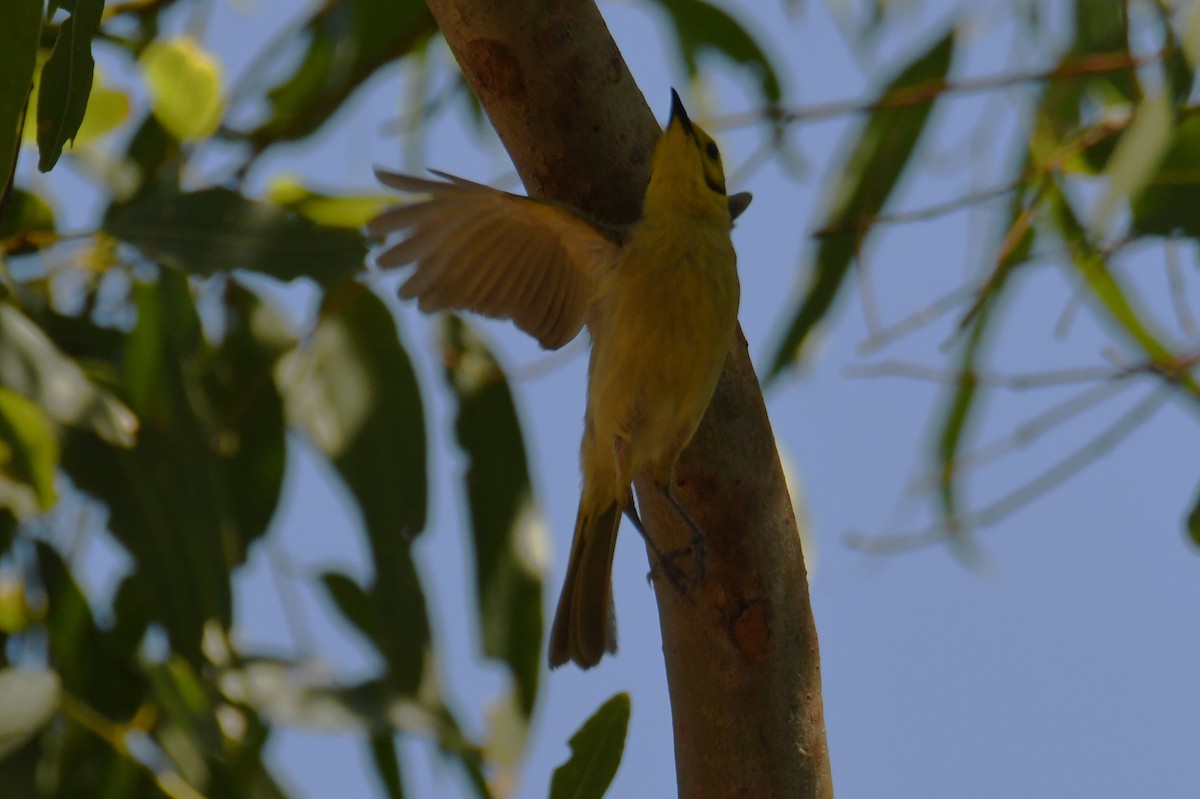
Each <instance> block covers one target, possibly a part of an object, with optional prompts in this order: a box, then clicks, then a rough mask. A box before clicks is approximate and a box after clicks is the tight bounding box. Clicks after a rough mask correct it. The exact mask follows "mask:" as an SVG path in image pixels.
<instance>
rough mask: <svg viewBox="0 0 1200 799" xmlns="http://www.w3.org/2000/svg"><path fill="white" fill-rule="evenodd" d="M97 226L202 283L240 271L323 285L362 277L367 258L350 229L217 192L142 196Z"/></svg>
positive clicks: (359, 238) (115, 208) (360, 241)
mask: <svg viewBox="0 0 1200 799" xmlns="http://www.w3.org/2000/svg"><path fill="white" fill-rule="evenodd" d="M104 228H105V230H107V231H108V232H109V233H111V234H112V235H114V236H116V237H117V238H118V239H121V240H122V241H125V242H128V243H129V244H132V245H134V246H135V247H137V248H139V249H140V250H142V251H143V252H145V253H146V254H147V255H149V256H150V257H152V258H155V259H159V260H161V261H163V262H164V263H167V264H168V265H170V266H173V267H175V268H177V269H182V270H183V271H185V272H187V273H189V274H193V275H198V276H201V277H207V276H210V275H214V274H217V273H219V272H226V271H231V270H234V269H246V270H248V271H251V272H260V273H262V274H265V275H270V276H271V277H274V278H278V279H280V280H294V279H296V278H299V277H307V278H310V279H312V280H314V281H316V282H317V283H319V284H321V285H323V286H329V285H333V284H336V283H340V282H341V281H343V280H345V279H346V278H347V277H349V276H351V275H354V274H356V273H357V272H359V271H361V270H362V269H363V266H364V263H365V261H366V253H367V251H366V244H365V243H364V241H363V238H362V236H361V235H359V233H358V232H356V231H352V230H346V229H344V228H333V227H324V226H321V225H318V224H316V223H314V222H311V221H309V220H308V219H305V218H304V217H302V216H298V215H296V214H293V213H291V212H290V211H286V210H284V209H282V208H279V207H278V206H274V205H270V204H268V203H263V202H256V201H254V200H248V199H246V198H245V197H242V196H241V195H240V194H238V193H237V192H234V191H230V190H229V189H219V188H214V189H205V190H203V191H198V192H190V193H178V194H175V193H172V194H166V195H160V194H157V193H153V192H151V193H147V194H144V195H143V196H141V197H139V198H138V199H137V200H135V201H134V202H132V203H129V204H127V205H119V206H113V208H111V209H110V211H109V213H108V215H107V217H106V218H105V220H104Z"/></svg>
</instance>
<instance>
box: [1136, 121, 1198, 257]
mask: <svg viewBox="0 0 1200 799" xmlns="http://www.w3.org/2000/svg"><path fill="white" fill-rule="evenodd" d="M1197 208H1200V114H1190V115H1188V116H1187V117H1184V118H1183V119H1182V120H1181V121H1180V122H1178V123H1177V124H1176V125H1175V128H1174V130H1173V131H1172V132H1171V143H1170V145H1169V146H1168V148H1167V153H1166V155H1165V156H1163V158H1162V160H1161V161H1160V162H1159V165H1158V170H1157V172H1155V174H1154V175H1153V176H1152V177H1151V178H1150V180H1149V181H1148V182H1147V183H1146V185H1145V188H1143V189H1142V191H1141V193H1140V194H1138V195H1137V196H1136V197H1134V199H1133V231H1134V233H1135V234H1136V235H1139V236H1173V235H1175V234H1177V233H1181V234H1183V235H1185V236H1190V237H1192V238H1194V239H1200V214H1198V213H1197V212H1196V209H1197Z"/></svg>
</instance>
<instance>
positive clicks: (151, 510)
mask: <svg viewBox="0 0 1200 799" xmlns="http://www.w3.org/2000/svg"><path fill="white" fill-rule="evenodd" d="M133 298H134V303H135V307H136V310H137V325H136V326H135V327H134V329H133V330H132V331H131V332H130V334H129V335H128V337H127V340H126V342H125V346H124V352H123V353H122V356H121V357H122V360H123V364H122V366H123V373H122V384H123V389H124V392H125V395H126V397H127V399H128V401H129V403H130V405H131V406H132V407H133V408H134V410H135V412H136V413H137V414H138V416H139V418H140V419H141V422H142V428H141V431H140V432H139V434H138V440H137V444H136V446H135V447H134V448H133V449H128V450H127V449H119V448H114V447H111V446H109V445H107V444H105V443H104V442H103V441H101V440H99V439H98V438H95V437H93V436H89V435H86V434H74V435H71V436H69V437H68V439H67V446H66V448H65V450H64V455H63V465H64V467H65V468H66V469H67V471H68V472H69V473H70V475H71V478H72V479H73V480H74V481H75V484H76V485H77V486H79V488H81V489H82V490H84V491H86V492H88V493H89V494H91V495H93V496H95V497H97V498H99V499H101V500H102V501H104V502H105V503H106V504H107V505H108V509H109V518H108V525H109V529H110V530H111V531H112V533H113V534H114V535H115V536H116V538H117V539H118V540H119V541H120V542H121V544H122V545H123V546H124V547H125V548H126V549H127V550H128V551H129V553H130V554H131V555H132V556H133V559H134V561H135V563H136V564H137V568H138V573H139V574H140V575H141V577H142V579H143V581H144V583H143V585H144V586H145V595H146V599H147V607H148V608H149V611H150V613H151V614H153V618H154V619H157V620H159V621H161V622H163V624H164V626H165V628H166V631H167V633H168V636H169V638H170V641H171V644H172V646H173V647H174V649H175V650H176V651H177V652H179V653H180V654H182V655H183V656H184V657H186V658H188V660H190V661H191V662H192V663H193V664H196V665H199V664H201V663H203V660H204V659H203V655H202V653H201V651H200V641H201V637H202V635H203V631H204V626H205V624H206V622H208V621H209V620H215V621H216V622H217V623H219V624H220V625H221V626H223V627H228V625H229V623H230V621H231V616H232V598H231V587H230V571H231V570H232V568H233V567H234V566H236V565H237V564H238V563H239V562H240V560H241V558H243V557H244V555H245V547H246V545H247V542H248V541H249V540H251V539H252V538H253V537H255V536H256V535H259V534H261V532H262V530H261V529H250V528H246V527H243V526H242V520H241V519H239V517H238V515H237V509H238V506H237V503H236V501H235V500H234V499H233V497H234V496H235V491H234V489H232V488H231V486H230V480H232V479H235V475H233V474H232V473H231V470H229V468H228V466H227V464H228V461H227V460H226V458H227V457H228V458H231V459H235V458H236V457H237V451H238V448H239V447H240V446H241V442H242V441H244V440H246V436H247V435H250V434H247V433H243V431H242V430H241V428H239V427H237V426H234V425H230V423H229V412H230V411H231V410H232V408H230V407H228V405H227V404H226V403H229V402H233V401H234V400H233V399H231V398H228V397H221V396H219V395H216V394H210V393H209V392H207V391H206V390H205V381H204V376H205V364H207V363H211V360H210V359H211V358H212V353H211V350H210V348H209V347H208V345H207V344H206V342H204V340H203V338H202V336H201V331H200V324H199V319H198V318H197V315H196V309H195V306H194V304H193V302H192V298H191V294H190V291H189V288H188V285H187V279H186V278H185V277H183V276H182V275H180V274H178V273H176V272H172V271H170V270H162V271H161V273H160V275H159V280H158V282H157V283H154V284H145V283H140V284H136V285H135V286H134V289H133ZM269 372H270V370H269V368H268V369H267V373H268V374H269ZM236 401H241V402H245V403H246V405H247V406H250V405H252V403H251V402H249V401H247V400H246V397H245V395H244V394H238V395H237V396H236ZM239 433H241V435H239ZM253 435H269V431H262V432H256V433H253ZM236 479H241V477H240V476H237V477H236ZM257 521H258V522H260V523H261V521H262V520H261V517H259V518H258V519H257Z"/></svg>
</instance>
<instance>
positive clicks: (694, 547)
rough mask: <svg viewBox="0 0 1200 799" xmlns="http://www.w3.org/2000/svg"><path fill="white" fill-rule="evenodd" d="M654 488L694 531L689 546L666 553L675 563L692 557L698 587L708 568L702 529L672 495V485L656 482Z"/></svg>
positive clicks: (693, 580)
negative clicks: (682, 558)
mask: <svg viewBox="0 0 1200 799" xmlns="http://www.w3.org/2000/svg"><path fill="white" fill-rule="evenodd" d="M654 487H655V488H657V489H658V491H659V493H660V494H662V495H663V496H664V497H666V498H667V501H668V502H670V503H671V505H672V506H673V507H674V508H675V512H676V513H678V514H679V517H680V518H681V519H683V521H684V523H685V524H687V526H688V528H689V529H690V530H691V531H692V540H691V541H690V542H689V543H688V545H687V546H684V547H680V548H679V549H673V550H671V551H670V552H668V553H666V555H665V557H666V558H667V559H669V560H672V561H673V560H675V559H676V558H680V557H683V556H685V555H691V556H692V562H693V563H694V564H695V572H694V574H693V575H692V584H693V585H698V584H699V583H700V581H701V580H703V579H704V571H705V566H706V562H705V561H706V557H707V545H706V543H705V542H706V540H707V539H706V538H705V536H704V533H702V532H701V531H700V527H699V526H698V525H697V524H696V522H695V521H693V520H692V516H691V514H690V513H688V512H687V511H686V510H684V508H683V506H682V505H680V504H679V500H677V499H676V498H675V495H674V494H672V493H671V485H670V483H666V484H664V483H660V482H659V481H657V480H655V481H654Z"/></svg>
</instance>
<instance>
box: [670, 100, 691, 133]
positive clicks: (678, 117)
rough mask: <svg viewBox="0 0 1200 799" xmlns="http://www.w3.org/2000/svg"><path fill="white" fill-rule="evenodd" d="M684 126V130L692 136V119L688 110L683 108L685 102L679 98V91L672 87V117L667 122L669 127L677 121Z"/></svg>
mask: <svg viewBox="0 0 1200 799" xmlns="http://www.w3.org/2000/svg"><path fill="white" fill-rule="evenodd" d="M676 121H678V122H679V124H680V125H681V126H682V127H683V132H684V133H686V134H687V135H689V136H691V135H693V134H692V120H690V119H688V115H687V111H685V110H684V108H683V102H682V101H681V100H680V99H679V93H678V92H677V91H675V90H674V89H671V119H670V120H669V121H668V122H667V127H668V128H669V127H671V126H672V125H674V124H675V123H676Z"/></svg>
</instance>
